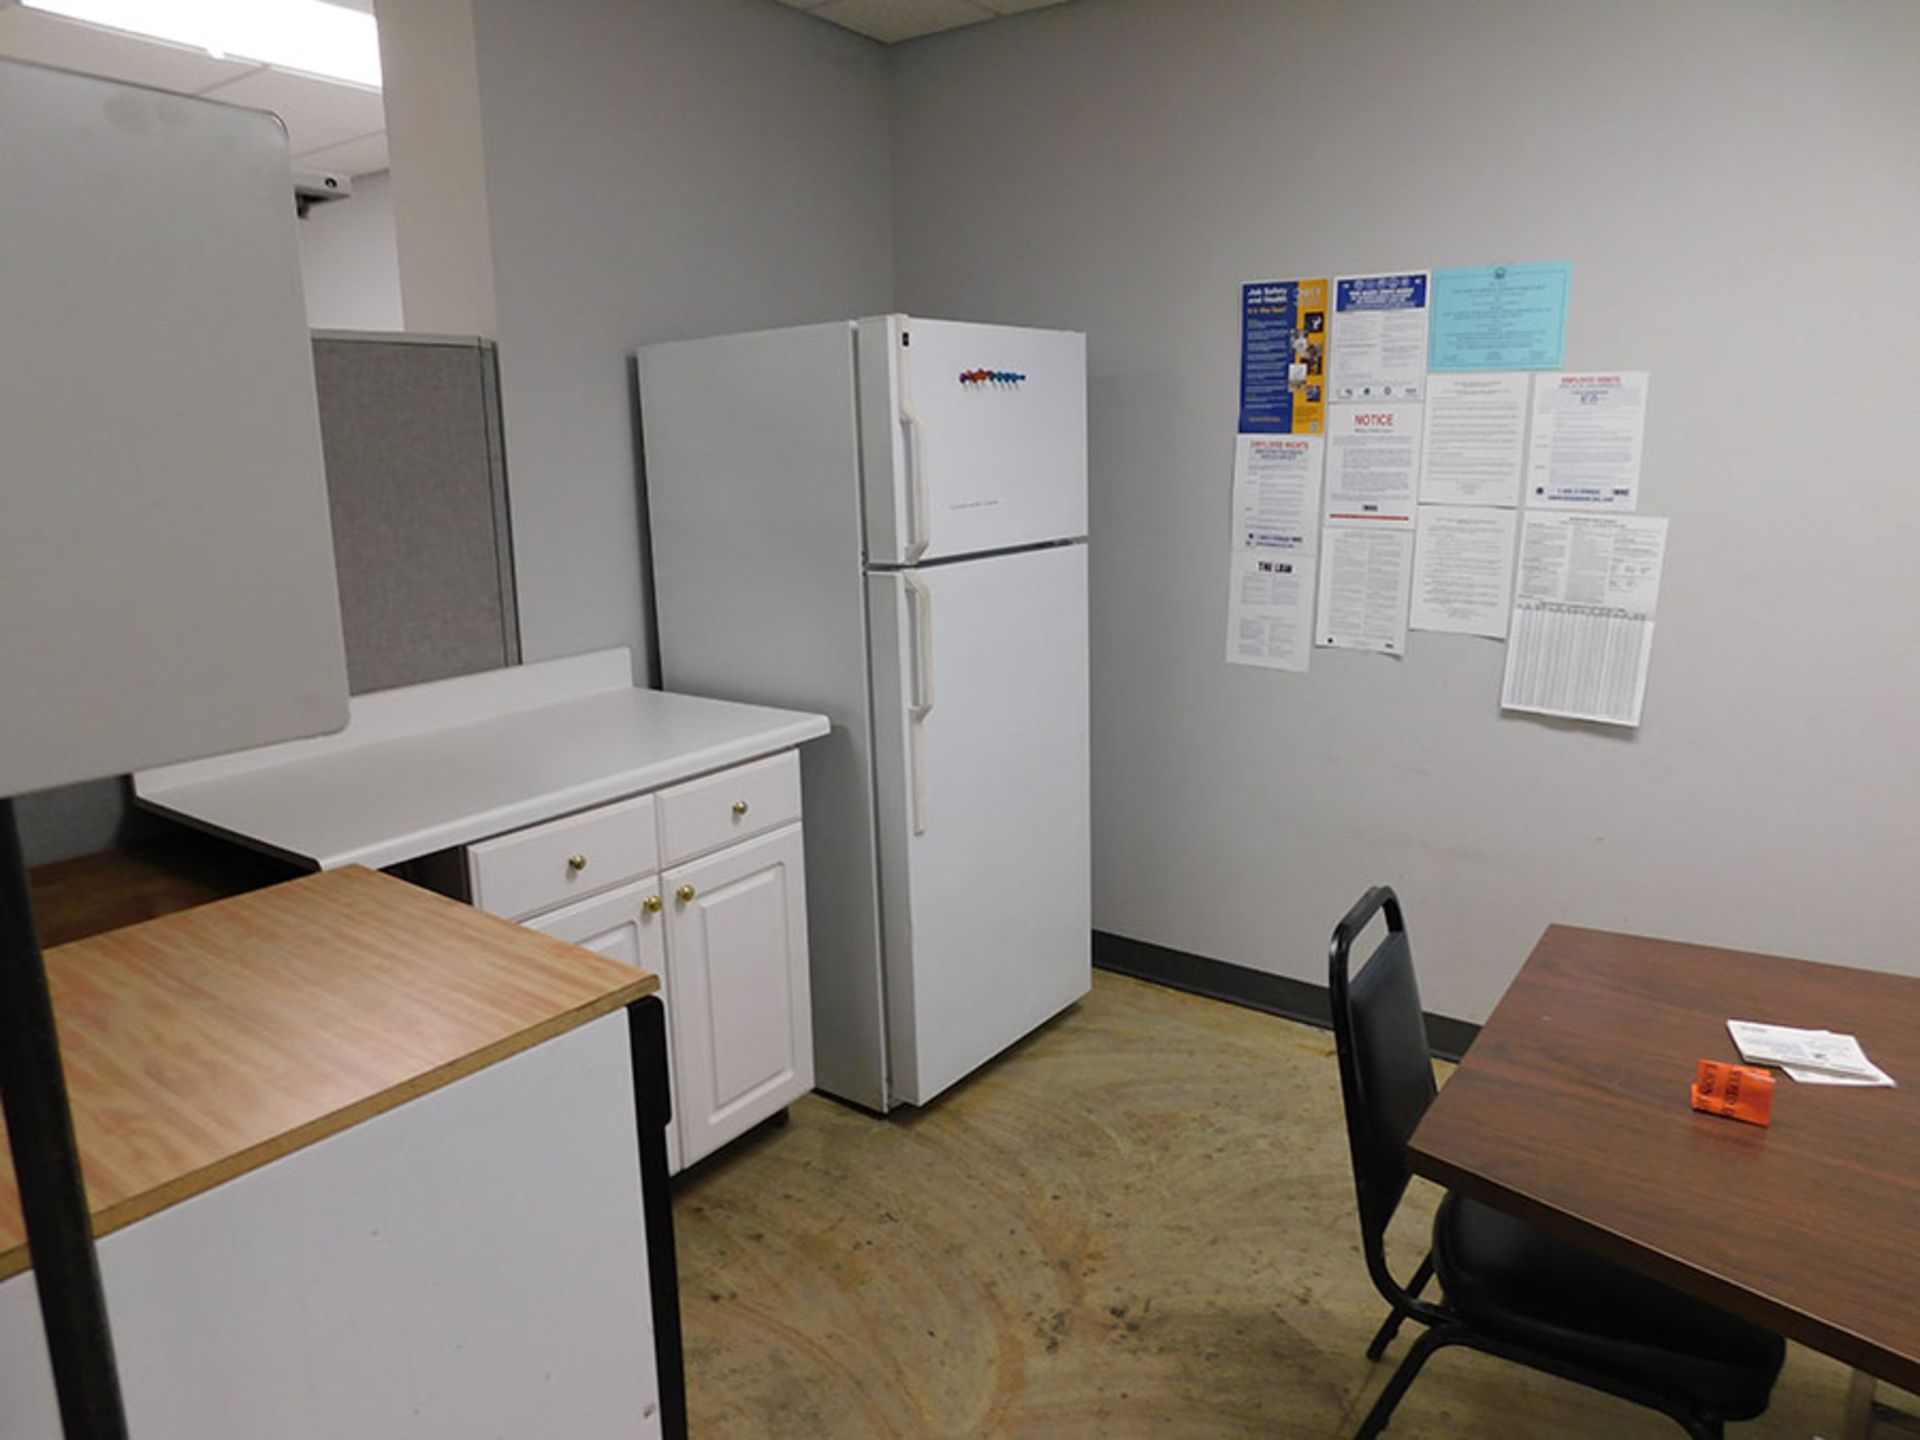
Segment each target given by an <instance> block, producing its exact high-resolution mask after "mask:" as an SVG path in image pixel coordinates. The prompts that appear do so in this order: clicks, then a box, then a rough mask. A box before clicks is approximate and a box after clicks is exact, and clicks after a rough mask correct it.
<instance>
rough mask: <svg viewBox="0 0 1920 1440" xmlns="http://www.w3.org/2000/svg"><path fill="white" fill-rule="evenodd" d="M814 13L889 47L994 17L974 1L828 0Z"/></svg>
mask: <svg viewBox="0 0 1920 1440" xmlns="http://www.w3.org/2000/svg"><path fill="white" fill-rule="evenodd" d="M811 13H813V14H815V15H818V16H819V17H820V18H821V19H822V20H831V21H832V22H833V23H834V24H836V25H844V26H846V27H847V29H849V30H858V31H859V32H860V33H861V34H862V35H868V36H871V37H872V38H873V39H875V40H878V41H880V42H881V43H882V44H886V45H891V44H893V43H895V42H896V41H900V40H912V39H914V38H915V37H916V36H920V35H932V34H934V33H935V32H936V31H940V30H952V29H954V28H955V27H957V26H961V25H975V24H978V23H979V22H980V21H982V20H991V19H992V18H993V12H992V11H990V10H985V9H982V8H981V7H980V6H979V5H976V4H974V3H973V0H827V3H826V4H824V5H822V6H820V7H819V8H817V9H815V10H814V11H812V12H811Z"/></svg>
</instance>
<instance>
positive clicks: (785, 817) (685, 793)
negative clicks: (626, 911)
mask: <svg viewBox="0 0 1920 1440" xmlns="http://www.w3.org/2000/svg"><path fill="white" fill-rule="evenodd" d="M799 818H800V757H799V756H798V755H796V754H794V752H793V751H791V750H789V751H787V752H786V753H784V754H781V755H771V756H769V757H767V758H766V759H765V760H755V761H754V762H753V763H752V764H750V765H736V766H735V767H734V768H733V769H731V770H722V771H721V772H720V773H719V774H718V775H709V776H707V777H706V778H705V779H703V780H689V781H688V782H687V783H686V784H684V785H676V786H674V787H673V788H672V789H671V790H662V791H661V792H660V849H661V856H660V863H661V864H662V865H677V864H679V863H680V862H681V861H682V860H688V859H691V858H692V857H693V856H695V855H700V854H704V853H705V852H706V851H708V850H712V849H714V848H716V847H718V846H721V845H726V844H730V843H731V842H733V841H735V840H744V839H746V838H747V837H748V836H749V835H760V834H763V833H765V832H766V831H768V830H775V829H778V828H779V827H780V826H782V825H786V824H790V823H791V822H793V821H795V820H798V819H799Z"/></svg>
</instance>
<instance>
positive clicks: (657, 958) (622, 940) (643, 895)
mask: <svg viewBox="0 0 1920 1440" xmlns="http://www.w3.org/2000/svg"><path fill="white" fill-rule="evenodd" d="M661 899H662V892H661V889H660V880H659V878H658V877H657V876H655V877H650V878H648V879H645V880H639V881H636V882H634V883H633V884H631V885H622V886H621V887H620V888H619V889H617V890H609V891H608V892H607V893H606V894H604V895H596V896H594V897H593V898H592V899H591V900H582V901H580V902H579V903H578V904H575V905H569V906H567V907H566V908H565V909H562V910H554V911H551V912H549V913H548V914H545V915H541V916H537V917H535V918H534V919H532V920H528V921H526V922H524V923H525V924H526V927H527V928H528V929H529V930H538V931H540V933H541V934H543V935H551V936H553V938H554V939H556V940H569V941H571V942H573V943H574V944H575V945H580V946H584V947H585V948H586V949H588V950H592V951H595V952H597V953H599V954H601V955H604V956H606V957H607V958H608V959H609V960H618V961H620V962H621V963H622V964H623V965H632V966H634V967H635V968H636V969H640V970H651V971H652V972H653V973H654V974H656V975H658V976H659V977H660V1000H661V1003H662V1004H664V1005H665V1006H666V1007H667V1014H668V1015H669V1016H671V1015H672V1014H673V1005H674V1002H673V998H672V997H671V996H670V995H669V994H668V993H667V992H668V982H667V925H666V916H665V915H664V914H662V913H661V909H662V907H660V906H659V905H658V904H656V905H655V907H654V908H652V909H649V908H648V907H649V902H659V901H660V900H661ZM669 1029H670V1030H671V1024H669ZM668 1044H669V1048H671V1046H672V1042H671V1040H669V1042H668ZM673 1067H674V1057H673V1056H672V1055H671V1054H669V1055H668V1056H667V1087H668V1094H669V1097H670V1099H671V1102H672V1105H673V1111H674V1115H675V1117H676V1118H675V1123H674V1124H672V1125H669V1126H668V1127H667V1170H668V1172H669V1173H671V1172H673V1171H676V1170H678V1169H679V1168H680V1163H681V1162H680V1137H679V1135H678V1134H677V1133H676V1132H677V1131H678V1129H679V1123H678V1116H679V1113H680V1099H679V1096H678V1095H675V1094H673V1083H674V1068H673Z"/></svg>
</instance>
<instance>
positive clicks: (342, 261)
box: [299, 170, 402, 330]
mask: <svg viewBox="0 0 1920 1440" xmlns="http://www.w3.org/2000/svg"><path fill="white" fill-rule="evenodd" d="M299 232H300V275H301V278H302V279H303V280H304V281H305V282H306V290H307V324H309V325H311V326H312V327H313V328H314V329H316V330H398V329H400V328H402V323H401V318H400V257H399V253H398V251H397V249H396V248H395V240H394V228H393V193H392V189H391V187H390V186H389V185H388V183H387V172H386V171H384V170H382V171H380V172H379V173H378V174H376V175H361V176H359V177H358V178H356V179H355V180H354V182H353V194H352V196H351V197H349V198H348V199H345V200H333V201H329V202H328V203H327V204H325V205H316V206H314V207H313V208H312V209H311V210H309V211H308V212H307V214H306V217H305V218H304V219H302V220H301V221H300V226H299Z"/></svg>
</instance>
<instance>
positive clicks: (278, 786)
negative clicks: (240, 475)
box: [134, 650, 829, 870]
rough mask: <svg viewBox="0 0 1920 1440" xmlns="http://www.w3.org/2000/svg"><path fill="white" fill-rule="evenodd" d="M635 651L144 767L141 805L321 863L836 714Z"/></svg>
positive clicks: (421, 845) (428, 837)
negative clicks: (646, 681) (727, 695)
mask: <svg viewBox="0 0 1920 1440" xmlns="http://www.w3.org/2000/svg"><path fill="white" fill-rule="evenodd" d="M631 674H632V672H631V669H630V662H629V660H628V657H627V652H626V651H625V650H606V651H600V652H597V653H595V654H592V655H582V656H574V657H571V658H569V659H565V660H554V661H546V662H542V663H540V664H536V665H520V666H513V667H511V668H509V669H507V670H495V671H489V672H487V673H486V674H483V675H472V676H463V677H461V678H459V679H454V680H442V681H436V682H434V683H433V684H430V685H417V686H410V687H408V688H407V689H404V690H389V691H385V692H382V693H380V694H377V695H369V696H358V697H355V699H354V702H353V718H352V719H351V720H350V721H349V723H348V727H347V729H346V730H344V731H342V732H341V733H340V734H338V735H332V736H326V737H323V738H321V739H319V740H300V741H294V742H292V743H290V744H286V745H271V746H266V747H264V748H262V749H259V750H248V751H242V752H240V753H238V754H235V755H229V756H220V757H217V758H215V759H212V760H199V761H190V762H188V763H186V764H183V765H171V766H166V767H163V768H161V769H158V770H149V771H144V772H142V773H141V774H139V775H136V776H135V777H134V790H135V793H136V795H137V796H138V797H139V800H140V803H141V804H142V805H143V806H145V807H146V808H148V809H150V810H155V811H158V812H160V813H161V814H165V815H171V816H173V817H175V818H176V819H179V820H182V821H185V822H186V823H187V824H190V825H194V826H197V827H199V828H201V829H204V830H211V831H214V832H215V833H218V834H222V835H226V836H229V837H231V838H233V839H235V840H238V841H240V842H242V843H244V844H247V845H250V846H252V847H254V848H255V849H261V850H267V851H271V852H273V853H275V854H279V855H282V856H285V857H286V858H288V859H291V860H295V861H298V862H301V863H304V864H308V865H312V866H314V867H316V868H318V869H321V870H332V869H336V868H338V867H339V866H342V865H367V866H372V867H375V868H378V867H381V866H385V865H393V864H397V863H398V862H400V861H402V860H411V859H413V858H415V857H417V856H420V855H427V854H431V853H432V852H434V851H436V850H443V849H446V848H448V847H450V846H454V845H465V844H469V843H471V842H473V841H476V840H482V839H485V838H486V837H488V836H490V835H498V834H501V833H503V832H505V831H508V830H515V829H518V828H520V827H521V826H523V825H531V824H535V823H537V822H539V821H542V820H549V819H552V818H554V817H555V816H558V815H565V814H568V813H570V812H572V811H575V810H583V809H587V808H589V807H591V806H594V805H599V804H602V803H604V802H606V801H609V800H616V799H619V798H620V797H622V796H625V795H634V794H638V793H640V792H641V791H644V790H653V789H657V788H659V787H660V786H663V785H671V784H673V783H674V782H676V781H679V780H684V779H687V778H689V777H691V776H694V775H699V774H703V773H705V772H707V771H710V770H717V769H721V768H724V767H725V766H728V765H735V764H738V763H740V762H741V761H744V760H751V759H753V758H755V757H757V756H760V755H769V754H772V753H774V752H775V751H779V750H785V749H789V748H791V747H793V746H795V745H798V744H800V743H801V742H803V741H806V740H811V739H814V738H815V737H817V736H821V735H824V734H826V733H827V731H828V728H829V726H828V723H827V720H826V717H825V716H822V715H811V714H806V713H804V712H801V711H794V710H774V709H768V708H766V707H764V706H759V705H740V704H736V703H734V702H732V701H726V700H708V699H703V698H701V697H698V696H693V695H674V694H668V693H666V692H664V691H659V690H637V689H635V688H633V686H632V683H631Z"/></svg>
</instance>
